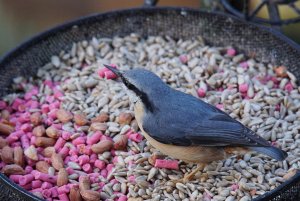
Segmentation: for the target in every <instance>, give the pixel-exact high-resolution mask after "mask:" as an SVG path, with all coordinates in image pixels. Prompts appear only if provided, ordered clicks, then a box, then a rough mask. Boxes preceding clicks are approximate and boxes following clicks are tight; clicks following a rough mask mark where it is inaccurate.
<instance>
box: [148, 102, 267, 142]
mask: <svg viewBox="0 0 300 201" xmlns="http://www.w3.org/2000/svg"><path fill="white" fill-rule="evenodd" d="M190 98H191V97H190ZM178 100H179V102H176V103H173V104H172V105H169V106H167V105H166V106H165V107H164V108H167V109H166V110H160V111H157V112H156V113H154V118H153V116H145V119H144V121H143V129H144V130H145V131H146V132H147V133H148V134H149V135H150V136H151V137H152V138H154V139H156V140H157V141H159V142H161V143H165V144H174V145H179V146H189V145H203V146H252V147H253V146H270V144H269V143H268V142H267V141H266V140H264V139H263V138H261V137H260V136H258V135H256V134H255V133H254V132H253V131H251V130H250V129H248V128H247V127H245V126H243V125H242V124H241V123H240V122H238V121H236V120H234V119H233V118H231V117H230V116H229V115H228V114H226V113H225V112H223V111H221V110H219V109H218V108H216V107H214V106H212V105H210V104H207V103H205V102H203V101H201V100H199V99H196V98H191V100H188V101H186V99H183V100H184V101H185V103H184V104H182V102H181V101H180V98H178ZM183 100H182V101H183Z"/></svg>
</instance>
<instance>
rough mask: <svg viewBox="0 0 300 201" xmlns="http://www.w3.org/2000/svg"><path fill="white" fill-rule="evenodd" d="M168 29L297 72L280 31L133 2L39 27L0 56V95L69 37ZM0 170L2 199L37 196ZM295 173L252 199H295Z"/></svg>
mask: <svg viewBox="0 0 300 201" xmlns="http://www.w3.org/2000/svg"><path fill="white" fill-rule="evenodd" d="M132 32H134V33H138V34H140V35H141V36H144V37H146V36H149V35H162V36H165V35H168V36H171V37H173V38H177V39H178V38H182V39H187V38H193V37H195V36H198V35H201V36H202V37H203V38H204V40H205V41H206V43H208V44H210V45H213V46H233V47H235V48H236V49H237V50H239V51H242V52H244V53H245V54H246V55H248V56H255V57H256V58H259V59H260V60H261V61H263V62H271V63H273V64H277V65H281V64H284V65H285V66H287V67H288V68H289V70H290V71H291V72H292V73H294V74H295V76H296V77H297V78H298V79H299V78H300V71H299V69H298V68H299V64H300V48H299V46H297V45H296V44H295V43H293V42H292V41H291V40H289V39H287V38H286V37H285V36H283V35H281V34H279V33H277V32H275V31H272V30H271V29H267V28H262V27H259V26H257V25H252V24H249V23H245V22H243V21H241V20H238V19H236V18H233V17H228V16H227V15H224V14H216V13H210V12H201V11H198V10H193V9H187V8H137V9H129V10H123V11H115V12H109V13H104V14H98V15H93V16H89V17H85V18H82V19H79V20H76V21H73V22H70V23H67V24H65V25H62V26H59V27H57V28H54V29H51V30H49V31H47V32H44V33H42V34H40V35H38V36H36V37H34V38H33V39H32V40H29V41H27V42H25V43H23V44H22V45H20V46H19V47H17V48H16V49H14V50H13V51H11V52H9V53H8V54H7V55H6V56H4V57H3V58H2V59H1V60H0V86H1V87H0V95H1V96H2V95H4V94H6V93H8V92H9V91H10V85H11V80H12V78H14V77H16V76H20V75H23V76H30V75H34V74H35V73H36V72H37V69H38V68H39V67H41V66H43V65H44V64H45V63H47V62H48V61H49V60H50V57H51V56H52V55H57V54H59V52H60V51H61V50H68V49H70V48H71V45H72V43H73V42H78V41H81V40H88V39H91V38H92V37H93V36H96V37H113V36H125V35H128V34H130V33H132ZM5 178H6V177H5V176H3V175H1V174H0V199H1V200H14V201H15V200H32V199H37V198H34V197H33V196H30V194H28V193H26V191H24V190H22V189H20V188H19V187H17V186H16V185H13V184H12V183H10V182H9V181H7V179H5ZM299 179H300V175H299V174H297V175H296V176H295V177H294V178H292V179H291V180H290V181H288V182H286V183H285V184H283V185H281V186H280V187H279V188H278V189H275V190H274V191H271V192H269V193H267V194H265V195H263V196H262V197H260V198H259V199H256V200H274V201H289V200H290V201H295V200H300V199H299V192H300V181H299Z"/></svg>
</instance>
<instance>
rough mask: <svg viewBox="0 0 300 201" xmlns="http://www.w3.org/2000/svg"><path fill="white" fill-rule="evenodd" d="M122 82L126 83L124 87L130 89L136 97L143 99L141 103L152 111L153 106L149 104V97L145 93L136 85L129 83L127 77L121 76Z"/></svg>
mask: <svg viewBox="0 0 300 201" xmlns="http://www.w3.org/2000/svg"><path fill="white" fill-rule="evenodd" d="M122 80H123V82H124V84H125V85H126V87H127V88H128V89H129V90H132V91H133V92H134V93H135V94H136V95H137V96H138V97H140V99H141V100H142V101H143V103H144V104H145V106H146V108H147V109H148V110H149V111H151V112H153V109H154V108H153V106H152V104H151V102H150V101H149V98H148V96H147V94H146V93H145V92H143V91H140V90H139V89H138V88H137V87H136V86H134V85H133V84H131V83H130V82H129V81H128V80H127V79H125V78H122Z"/></svg>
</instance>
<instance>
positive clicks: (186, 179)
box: [173, 164, 205, 184]
mask: <svg viewBox="0 0 300 201" xmlns="http://www.w3.org/2000/svg"><path fill="white" fill-rule="evenodd" d="M204 166H205V165H204V164H198V166H197V167H196V168H195V170H193V171H192V172H190V173H186V174H185V175H184V177H183V178H181V179H176V180H173V182H174V183H184V184H185V183H187V182H189V181H191V180H193V179H194V177H195V174H196V173H197V172H199V171H200V170H203V169H204Z"/></svg>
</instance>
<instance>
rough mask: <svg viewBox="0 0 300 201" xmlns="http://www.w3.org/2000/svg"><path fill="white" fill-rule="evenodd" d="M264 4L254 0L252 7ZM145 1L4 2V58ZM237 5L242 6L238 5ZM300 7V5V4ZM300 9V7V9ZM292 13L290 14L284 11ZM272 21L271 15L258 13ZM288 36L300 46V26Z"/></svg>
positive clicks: (0, 15) (207, 3)
mask: <svg viewBox="0 0 300 201" xmlns="http://www.w3.org/2000/svg"><path fill="white" fill-rule="evenodd" d="M258 1H261V0H253V1H252V0H251V2H252V6H253V5H255V4H257V3H258ZM143 2H144V1H143V0H24V1H22V0H0V57H1V55H3V54H4V53H5V52H7V51H8V50H10V49H12V48H13V47H15V46H17V45H18V44H20V43H21V42H23V41H25V40H26V39H27V38H29V37H32V36H34V35H35V34H37V33H39V32H41V31H44V30H46V29H49V28H51V27H53V26H56V25H59V24H62V23H64V22H66V21H70V20H73V19H76V18H78V17H81V16H85V15H89V14H92V13H97V12H104V11H109V10H115V9H121V8H130V7H139V6H141V5H143ZM215 2H216V1H215V0H213V1H211V0H185V1H182V0H160V1H159V3H158V6H186V7H192V8H200V7H202V8H210V7H212V6H216V4H215ZM235 2H240V1H239V0H238V1H235ZM299 4H300V1H299ZM299 7H300V5H299ZM284 12H286V13H291V12H290V11H289V10H286V11H281V14H282V13H283V14H284ZM258 15H260V17H268V13H267V11H261V12H259V13H258ZM284 32H285V33H286V34H287V35H288V36H290V37H291V38H292V39H294V40H295V41H298V42H299V43H300V26H299V23H298V25H292V27H291V28H289V29H286V28H285V30H284Z"/></svg>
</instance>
